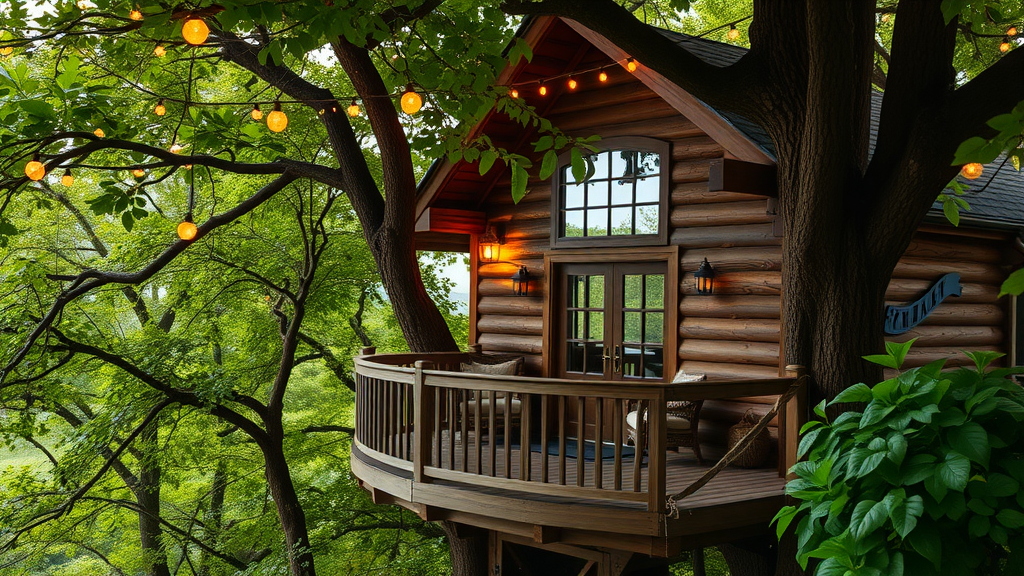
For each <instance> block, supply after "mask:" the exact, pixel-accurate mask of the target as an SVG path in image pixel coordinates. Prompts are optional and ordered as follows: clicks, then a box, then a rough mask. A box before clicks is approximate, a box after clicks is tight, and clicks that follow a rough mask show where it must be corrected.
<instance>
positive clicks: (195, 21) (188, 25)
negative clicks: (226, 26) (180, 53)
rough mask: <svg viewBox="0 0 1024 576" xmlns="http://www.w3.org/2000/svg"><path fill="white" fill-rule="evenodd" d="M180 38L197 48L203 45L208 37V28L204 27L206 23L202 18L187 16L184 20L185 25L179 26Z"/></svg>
mask: <svg viewBox="0 0 1024 576" xmlns="http://www.w3.org/2000/svg"><path fill="white" fill-rule="evenodd" d="M181 36H182V38H184V39H185V42H188V43H189V44H191V45H193V46H199V45H201V44H204V43H205V42H206V39H207V38H208V37H209V36H210V27H209V26H207V25H206V21H205V20H203V19H202V18H196V17H195V16H189V17H188V18H186V19H185V23H184V24H182V25H181Z"/></svg>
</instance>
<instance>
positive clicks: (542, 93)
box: [537, 84, 548, 96]
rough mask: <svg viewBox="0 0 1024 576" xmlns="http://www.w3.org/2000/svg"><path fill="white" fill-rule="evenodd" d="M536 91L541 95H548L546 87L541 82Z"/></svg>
mask: <svg viewBox="0 0 1024 576" xmlns="http://www.w3.org/2000/svg"><path fill="white" fill-rule="evenodd" d="M537 93H539V94H540V95H541V96H547V95H548V87H547V86H545V85H543V84H541V85H540V88H538V89H537Z"/></svg>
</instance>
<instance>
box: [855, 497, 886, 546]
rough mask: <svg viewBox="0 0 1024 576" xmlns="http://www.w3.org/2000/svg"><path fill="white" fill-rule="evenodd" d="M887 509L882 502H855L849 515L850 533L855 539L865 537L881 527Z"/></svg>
mask: <svg viewBox="0 0 1024 576" xmlns="http://www.w3.org/2000/svg"><path fill="white" fill-rule="evenodd" d="M888 516H889V511H888V510H887V509H886V506H885V503H884V502H875V501H874V500H862V501H861V502H858V503H857V506H856V507H854V509H853V514H852V515H851V516H850V533H851V534H852V535H853V537H854V538H856V539H857V540H863V539H864V538H867V536H868V535H869V534H871V533H872V532H874V531H875V530H877V529H878V528H881V527H882V525H883V524H885V519H886V518H888Z"/></svg>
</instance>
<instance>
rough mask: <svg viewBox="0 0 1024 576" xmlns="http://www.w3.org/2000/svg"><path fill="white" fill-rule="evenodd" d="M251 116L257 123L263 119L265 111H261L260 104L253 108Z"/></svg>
mask: <svg viewBox="0 0 1024 576" xmlns="http://www.w3.org/2000/svg"><path fill="white" fill-rule="evenodd" d="M249 116H252V119H253V120H256V121H257V122H259V121H260V120H262V119H263V110H260V105H259V104H256V105H255V106H253V107H252V112H249Z"/></svg>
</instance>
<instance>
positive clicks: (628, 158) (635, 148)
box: [551, 138, 671, 248]
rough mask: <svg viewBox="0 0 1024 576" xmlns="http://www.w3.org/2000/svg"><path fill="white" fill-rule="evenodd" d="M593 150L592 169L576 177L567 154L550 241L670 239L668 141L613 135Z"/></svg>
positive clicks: (557, 183) (555, 189)
mask: <svg viewBox="0 0 1024 576" xmlns="http://www.w3.org/2000/svg"><path fill="white" fill-rule="evenodd" d="M601 145H602V146H603V147H604V149H603V150H601V151H600V152H597V153H594V154H592V155H591V156H590V160H591V162H592V163H593V167H594V169H593V174H592V175H591V177H590V178H589V179H584V180H583V181H579V182H577V181H576V179H575V178H574V177H573V174H572V166H571V164H570V160H569V158H570V157H569V155H568V154H566V155H563V156H562V157H561V158H560V159H559V169H558V171H557V172H556V173H555V176H554V178H553V180H552V195H551V197H552V216H553V217H552V219H551V244H552V246H556V247H562V248H565V247H570V246H596V245H602V246H612V245H616V246H651V245H664V244H666V243H667V242H668V190H669V176H670V174H669V163H670V161H671V158H670V156H669V145H668V143H667V142H662V141H660V140H654V139H652V138H609V139H607V140H605V141H603V142H601Z"/></svg>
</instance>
